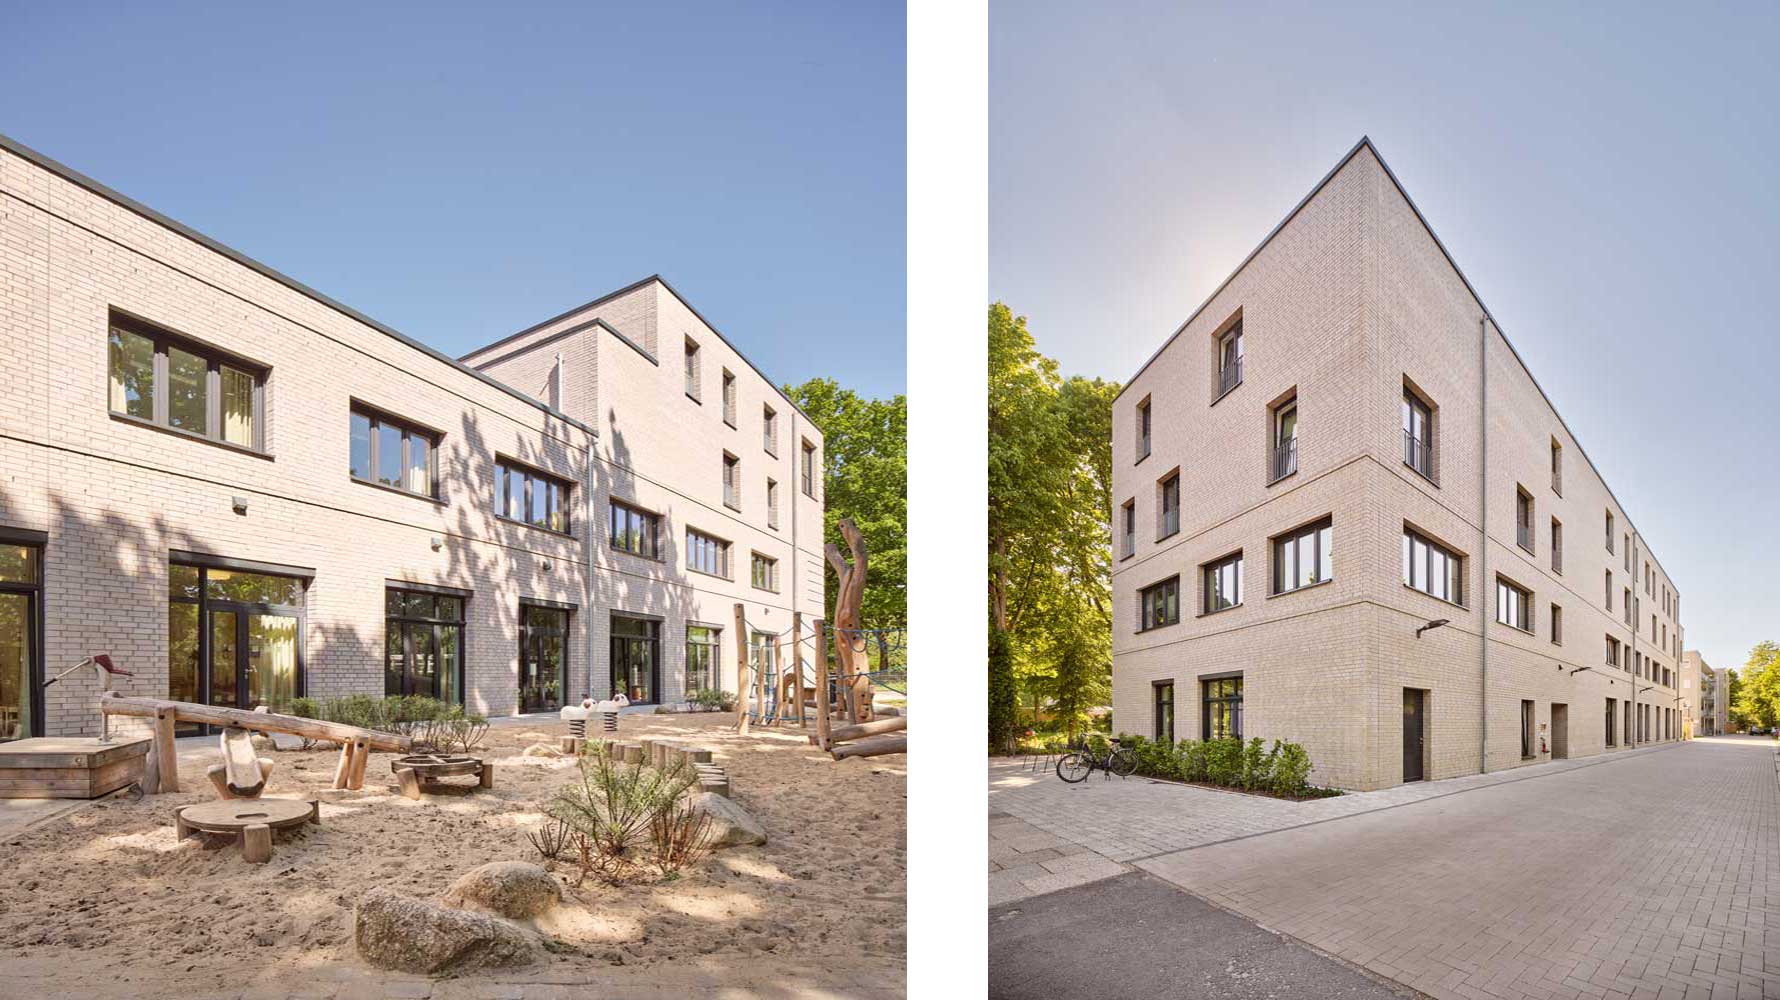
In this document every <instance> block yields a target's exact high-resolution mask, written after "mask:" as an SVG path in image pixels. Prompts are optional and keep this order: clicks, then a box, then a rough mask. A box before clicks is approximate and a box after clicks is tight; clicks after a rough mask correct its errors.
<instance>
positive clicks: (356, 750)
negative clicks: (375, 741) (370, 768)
mask: <svg viewBox="0 0 1780 1000" xmlns="http://www.w3.org/2000/svg"><path fill="white" fill-rule="evenodd" d="M370 761H371V745H370V743H369V742H367V741H366V740H365V739H363V738H362V737H361V738H358V739H355V740H353V741H352V778H351V779H350V780H349V781H348V782H347V785H346V787H348V788H351V789H353V790H355V791H356V790H358V789H360V788H363V787H365V765H366V764H368V763H370Z"/></svg>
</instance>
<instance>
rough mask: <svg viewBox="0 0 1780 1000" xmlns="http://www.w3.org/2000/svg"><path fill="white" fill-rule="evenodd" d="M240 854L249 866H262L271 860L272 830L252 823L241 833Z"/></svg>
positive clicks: (262, 824) (261, 824)
mask: <svg viewBox="0 0 1780 1000" xmlns="http://www.w3.org/2000/svg"><path fill="white" fill-rule="evenodd" d="M241 854H242V856H243V857H245V858H247V861H248V863H249V864H255V865H263V864H265V863H266V862H268V861H270V860H272V828H271V827H269V826H267V825H266V824H264V823H253V824H251V825H249V826H248V827H247V828H246V829H243V830H242V831H241Z"/></svg>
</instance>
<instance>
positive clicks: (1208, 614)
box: [1193, 601, 1242, 618]
mask: <svg viewBox="0 0 1780 1000" xmlns="http://www.w3.org/2000/svg"><path fill="white" fill-rule="evenodd" d="M1240 607H1242V602H1241V601H1237V602H1236V603H1235V604H1232V605H1230V606H1229V607H1227V608H1218V609H1217V610H1215V611H1201V612H1199V613H1198V614H1196V615H1194V616H1193V617H1194V618H1210V617H1211V616H1212V615H1221V614H1223V613H1224V612H1226V611H1235V610H1236V609H1237V608H1240Z"/></svg>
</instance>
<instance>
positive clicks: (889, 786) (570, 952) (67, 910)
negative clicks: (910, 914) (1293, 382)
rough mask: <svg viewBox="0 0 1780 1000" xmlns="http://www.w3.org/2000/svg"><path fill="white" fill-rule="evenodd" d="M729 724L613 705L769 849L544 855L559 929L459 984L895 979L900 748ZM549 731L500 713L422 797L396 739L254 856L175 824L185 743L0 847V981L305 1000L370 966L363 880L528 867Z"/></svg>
mask: <svg viewBox="0 0 1780 1000" xmlns="http://www.w3.org/2000/svg"><path fill="white" fill-rule="evenodd" d="M732 718H733V717H730V716H720V715H715V714H700V715H634V716H625V717H623V719H622V721H621V734H620V735H621V737H622V738H624V739H633V740H634V739H637V738H640V737H647V736H662V737H670V738H677V739H685V740H687V741H690V742H696V743H697V744H698V745H702V746H708V747H710V748H711V749H712V750H713V751H714V753H715V761H716V762H717V763H719V764H721V765H723V766H724V767H725V768H727V769H728V771H729V774H730V780H731V785H732V789H733V790H732V796H731V797H732V798H733V799H734V800H735V801H736V802H738V803H740V804H741V805H743V806H744V807H745V808H747V809H748V810H749V811H750V812H752V813H753V814H754V815H755V816H756V817H757V818H758V819H759V820H760V821H761V822H762V823H763V824H764V825H765V827H766V829H767V833H768V837H769V842H768V843H767V844H766V845H765V846H762V847H741V848H729V849H725V850H722V851H717V852H714V853H713V854H712V855H711V856H710V858H708V859H707V860H706V861H704V862H703V863H702V864H701V865H700V866H699V867H698V868H697V869H695V870H693V871H691V872H688V873H687V874H685V875H683V876H682V877H681V878H680V879H678V880H675V881H668V882H658V883H655V884H646V885H626V886H617V887H614V886H609V885H606V884H603V883H599V882H596V881H595V880H593V879H589V880H588V881H587V882H586V883H585V884H584V885H583V886H582V887H581V888H579V889H576V888H571V887H569V885H568V884H567V883H568V882H570V881H572V875H573V872H572V870H570V869H568V868H566V867H563V866H558V868H557V869H556V870H557V871H558V873H559V875H561V876H563V877H564V879H565V888H564V895H565V900H566V905H565V906H564V907H563V908H561V909H560V910H559V911H557V912H556V913H555V914H554V916H553V917H552V918H551V919H550V920H549V921H547V925H548V930H549V931H550V932H551V934H552V936H553V937H554V939H555V942H556V944H555V945H554V946H553V947H552V948H551V949H550V950H549V951H547V952H545V953H544V957H543V958H542V960H541V961H540V962H539V963H538V965H536V966H534V967H532V968H531V969H527V970H518V971H504V972H501V973H498V974H481V975H470V976H464V977H459V979H461V980H475V979H477V978H486V979H488V980H489V981H490V982H493V981H496V980H499V981H503V982H511V981H534V982H552V983H573V982H586V983H598V984H602V985H613V986H620V985H622V984H624V983H627V982H634V983H638V984H642V983H647V982H648V981H649V979H650V976H651V971H652V970H661V971H662V972H663V973H664V974H665V973H666V972H667V971H668V970H671V969H675V968H678V969H684V968H686V967H688V966H687V964H688V963H695V964H696V965H697V966H698V967H700V968H706V969H711V968H715V969H718V970H720V972H721V975H722V979H723V981H724V985H725V986H728V987H730V988H739V989H742V990H746V991H748V992H749V993H755V992H758V993H760V994H762V995H765V994H773V993H776V992H777V991H778V989H779V988H782V987H783V986H784V985H786V984H785V982H784V979H783V975H784V971H785V970H787V969H791V968H796V967H800V966H810V967H820V968H822V969H825V970H831V971H832V972H833V973H834V974H835V976H836V977H837V978H838V979H841V980H847V979H854V980H856V981H859V982H868V981H869V982H875V983H877V984H878V985H879V986H882V987H889V988H891V989H893V990H899V989H900V985H901V980H902V970H903V969H904V960H903V954H904V939H905V933H906V928H905V898H906V897H905V885H904V878H905V873H906V856H905V846H906V843H905V837H904V831H905V829H906V823H905V820H906V799H905V785H906V776H907V757H906V756H903V755H900V754H899V755H894V756H886V757H878V758H871V759H863V760H847V761H839V762H837V761H833V760H830V759H829V758H828V756H827V755H826V754H823V753H820V752H818V751H816V749H815V748H814V747H811V746H809V745H808V744H807V742H806V741H805V739H804V736H803V734H802V733H801V731H799V730H796V729H787V730H771V729H768V730H765V731H762V730H760V729H756V730H755V731H754V732H753V733H751V734H750V735H748V736H745V737H744V736H738V735H737V734H736V733H735V732H734V731H733V729H732V727H731V725H730V723H731V721H732ZM565 732H566V729H565V728H564V727H563V726H562V725H561V724H559V723H550V724H536V725H534V724H523V725H502V726H496V727H494V728H492V729H491V730H490V731H489V735H488V738H487V740H486V741H485V743H484V746H483V748H482V749H481V750H480V751H478V752H479V753H480V754H481V755H482V756H484V757H485V758H486V759H489V760H493V761H494V762H495V763H496V765H497V768H498V769H497V772H496V780H495V787H494V788H493V789H492V790H487V791H476V792H473V793H466V794H450V795H428V796H424V797H423V799H422V801H420V802H413V801H410V800H408V799H404V798H401V797H399V796H397V795H396V794H394V785H393V781H392V779H391V775H390V760H391V759H392V758H393V757H394V756H395V755H394V754H384V753H377V754H373V755H372V757H371V761H370V766H369V769H368V771H367V778H366V782H365V788H364V789H363V791H361V792H345V793H330V794H332V795H335V796H340V797H338V798H334V799H330V798H328V797H327V796H326V795H324V797H323V804H322V825H321V826H320V827H306V828H301V829H300V830H299V831H293V832H280V833H278V834H277V835H276V837H275V843H274V854H273V858H272V861H271V863H269V864H265V865H251V864H248V863H247V862H246V861H245V860H243V859H242V857H241V854H240V851H239V850H238V849H237V848H236V847H235V846H233V844H231V843H228V842H226V841H216V840H212V841H206V840H205V839H204V838H195V839H192V840H187V841H184V842H180V841H177V840H176V839H175V837H174V833H173V809H174V807H175V806H178V805H183V804H187V803H196V802H204V801H210V800H211V799H212V798H213V797H214V795H213V793H212V792H211V791H210V785H209V783H208V781H207V780H206V779H205V777H204V768H205V767H206V766H208V765H209V764H211V763H214V762H216V761H217V759H218V757H217V755H216V754H212V753H210V752H208V751H206V752H204V753H202V754H198V755H193V754H185V755H183V759H182V761H181V766H180V784H181V788H182V791H180V792H178V793H175V794H170V795H154V796H144V797H141V798H138V799H134V800H132V799H129V798H118V799H111V800H106V801H102V802H98V803H95V804H93V805H91V806H89V807H87V808H83V809H79V810H77V811H75V812H73V813H71V814H69V815H66V816H61V817H58V818H56V819H53V820H50V821H48V822H46V823H44V824H42V825H40V826H37V827H34V828H32V829H30V830H28V831H25V832H23V833H18V834H13V835H11V836H9V837H8V838H7V839H6V840H5V841H0V876H4V877H3V878H0V984H6V983H8V982H9V979H10V981H11V982H13V983H15V984H16V983H18V982H20V979H19V978H11V977H10V976H9V966H11V972H12V973H15V974H16V975H17V976H19V977H22V978H23V980H24V981H26V982H33V981H34V982H37V983H39V984H43V980H42V979H40V978H39V977H40V976H42V975H44V970H45V969H46V968H52V967H53V968H55V969H56V970H57V972H56V974H55V978H54V984H55V986H56V988H57V989H58V990H60V989H64V988H65V989H66V990H67V991H68V992H67V994H66V995H95V996H114V995H115V996H126V995H127V996H140V997H156V998H159V997H184V996H193V995H213V994H220V995H232V994H236V993H240V992H243V991H246V992H252V993H256V994H257V993H262V992H263V993H269V994H271V995H278V994H280V993H281V992H283V993H288V994H291V995H303V994H304V988H303V987H304V984H306V983H307V984H311V985H313V984H319V983H324V982H331V981H336V980H338V979H339V978H340V976H339V975H338V974H339V973H340V972H341V971H342V970H341V967H342V966H353V967H357V968H358V969H363V970H367V972H368V971H369V970H368V967H367V966H365V965H364V964H363V963H362V962H361V961H360V960H359V958H358V956H357V954H356V952H355V950H354V948H353V944H352V909H353V904H354V902H355V900H357V898H358V897H359V895H360V894H362V893H364V892H365V891H367V890H369V889H371V888H373V887H378V886H388V887H392V888H395V889H398V890H400V891H402V892H406V893H410V894H413V895H417V896H427V897H430V896H436V895H437V894H439V893H441V892H443V891H444V890H445V888H446V887H447V886H449V885H450V884H451V882H452V881H453V880H454V879H455V878H457V876H459V875H461V874H462V873H464V872H466V871H468V870H469V869H471V868H474V867H475V866H477V865H480V864H483V863H486V862H489V861H500V860H519V861H531V862H534V863H536V862H539V861H540V858H539V857H538V855H537V852H536V851H535V850H534V849H533V848H532V846H531V845H530V843H528V842H527V840H526V837H525V831H526V830H527V829H535V828H536V827H537V826H539V825H541V824H542V823H543V821H544V816H543V814H542V812H541V811H540V807H541V806H542V805H543V804H544V803H545V802H547V801H548V800H549V798H550V796H551V794H552V793H553V792H554V791H555V790H556V789H557V788H559V787H561V786H562V785H563V784H564V783H565V782H567V781H568V780H570V779H571V777H572V776H573V773H574V772H573V770H572V769H573V767H574V765H573V763H572V762H571V761H569V760H559V759H552V758H541V757H523V756H520V755H519V753H520V751H521V750H522V749H523V748H525V747H526V746H528V745H531V744H534V743H539V742H548V743H550V744H555V742H556V740H557V738H558V737H559V736H561V735H562V734H563V733H565ZM273 756H274V757H275V759H276V760H277V769H276V770H275V771H274V773H273V777H272V783H271V786H270V788H269V790H268V793H267V795H268V797H277V798H304V797H307V794H308V793H310V792H314V791H321V790H325V789H327V788H328V786H329V785H330V784H331V783H332V780H333V774H334V766H335V762H336V760H337V758H338V754H337V752H335V751H333V750H314V751H281V752H278V753H276V754H274V755H273ZM330 971H331V972H333V973H335V975H333V976H331V977H330V976H329V975H326V973H328V972H330ZM775 984H776V985H775ZM0 992H5V990H4V989H0ZM317 992H318V993H320V994H322V995H334V994H333V993H331V992H326V991H321V990H317ZM341 995H344V994H343V993H342V994H341Z"/></svg>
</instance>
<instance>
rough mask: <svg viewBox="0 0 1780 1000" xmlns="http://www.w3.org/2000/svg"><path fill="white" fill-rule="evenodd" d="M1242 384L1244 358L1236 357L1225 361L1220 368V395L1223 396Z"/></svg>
mask: <svg viewBox="0 0 1780 1000" xmlns="http://www.w3.org/2000/svg"><path fill="white" fill-rule="evenodd" d="M1241 384H1242V359H1241V358H1236V359H1234V360H1232V361H1227V362H1225V363H1224V367H1223V368H1221V369H1219V370H1218V395H1220V396H1222V395H1223V394H1224V393H1226V392H1229V391H1230V390H1231V389H1234V388H1236V387H1237V386H1239V385H1241Z"/></svg>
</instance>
